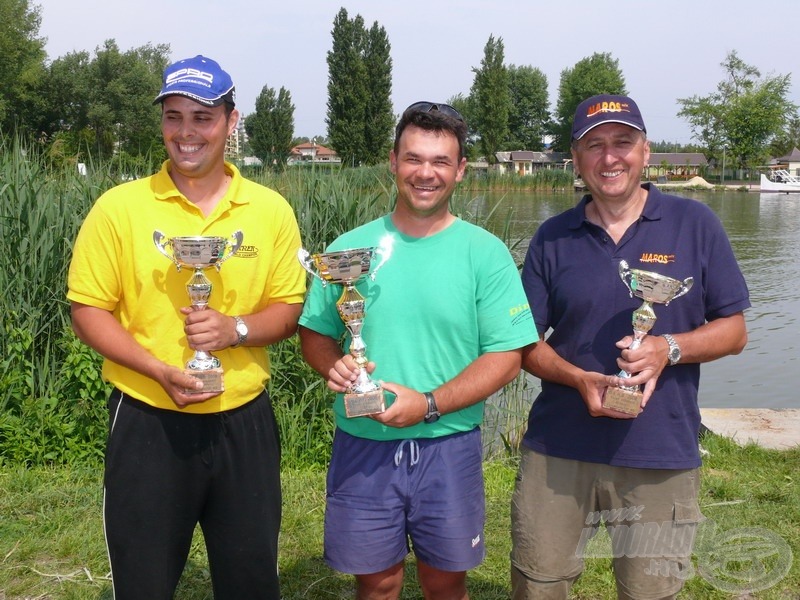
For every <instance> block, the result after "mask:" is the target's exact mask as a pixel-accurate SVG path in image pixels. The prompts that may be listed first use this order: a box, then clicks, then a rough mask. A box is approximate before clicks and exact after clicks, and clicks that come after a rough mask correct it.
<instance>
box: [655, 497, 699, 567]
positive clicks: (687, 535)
mask: <svg viewBox="0 0 800 600" xmlns="http://www.w3.org/2000/svg"><path fill="white" fill-rule="evenodd" d="M704 518H705V517H703V513H701V512H700V505H699V504H698V503H697V500H695V499H694V498H692V499H689V500H676V501H675V504H674V507H673V519H672V520H673V530H674V535H673V536H672V540H671V543H670V544H666V546H668V547H665V548H664V556H671V557H675V558H686V559H688V558H689V557H690V556H691V554H692V548H693V546H694V541H695V536H696V535H697V526H698V525H699V524H700V522H701V521H703V519H704Z"/></svg>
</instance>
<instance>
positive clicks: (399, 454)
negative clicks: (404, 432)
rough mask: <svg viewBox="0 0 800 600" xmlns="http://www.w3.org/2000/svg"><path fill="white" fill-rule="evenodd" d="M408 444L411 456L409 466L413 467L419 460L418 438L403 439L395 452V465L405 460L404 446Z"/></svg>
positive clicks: (397, 465) (409, 455)
mask: <svg viewBox="0 0 800 600" xmlns="http://www.w3.org/2000/svg"><path fill="white" fill-rule="evenodd" d="M406 444H408V457H409V463H408V466H409V467H413V466H414V465H415V464H417V463H418V462H419V444H418V443H417V440H403V441H402V442H400V444H399V445H398V446H397V450H396V451H395V453H394V466H395V467H399V466H400V462H401V461H402V460H403V447H404V446H405V445H406Z"/></svg>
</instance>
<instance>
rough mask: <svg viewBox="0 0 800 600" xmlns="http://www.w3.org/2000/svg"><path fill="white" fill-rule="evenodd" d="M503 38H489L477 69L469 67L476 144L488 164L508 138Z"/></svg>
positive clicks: (506, 78)
mask: <svg viewBox="0 0 800 600" xmlns="http://www.w3.org/2000/svg"><path fill="white" fill-rule="evenodd" d="M504 51H505V50H504V47H503V38H497V40H495V38H494V36H489V41H488V42H486V46H485V47H484V49H483V59H482V60H481V66H480V68H477V69H476V68H473V69H472V71H473V72H474V73H475V79H474V80H473V83H472V88H471V90H470V95H471V96H472V99H473V107H474V109H475V113H474V114H475V119H476V121H477V123H475V129H476V130H477V132H478V135H479V136H480V141H479V145H480V148H481V151H482V152H483V153H484V155H485V156H486V160H487V161H489V163H490V164H494V163H495V162H496V160H497V159H496V157H495V153H496V152H497V151H499V150H501V149H502V146H503V144H504V143H505V142H506V140H507V139H508V115H509V112H510V110H511V94H510V91H509V87H508V83H509V75H508V69H507V68H506V67H505V65H504V64H503V55H504Z"/></svg>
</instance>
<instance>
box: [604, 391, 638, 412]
mask: <svg viewBox="0 0 800 600" xmlns="http://www.w3.org/2000/svg"><path fill="white" fill-rule="evenodd" d="M641 407H642V392H640V391H630V390H626V389H624V388H618V387H613V388H612V387H610V388H608V389H607V390H606V395H605V398H603V408H610V409H611V410H616V411H617V412H621V413H625V414H627V415H633V416H637V415H638V414H639V413H640V412H642V408H641Z"/></svg>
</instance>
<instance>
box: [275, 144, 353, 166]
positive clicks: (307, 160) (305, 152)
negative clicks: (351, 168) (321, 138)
mask: <svg viewBox="0 0 800 600" xmlns="http://www.w3.org/2000/svg"><path fill="white" fill-rule="evenodd" d="M341 162H342V159H340V158H339V155H338V154H336V151H335V150H332V149H330V148H326V147H325V146H323V145H322V144H317V143H316V142H313V141H311V142H305V143H303V144H298V145H297V146H295V147H294V148H292V149H291V151H290V153H289V158H288V160H287V163H288V164H290V165H296V164H314V163H324V164H340V163H341Z"/></svg>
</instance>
